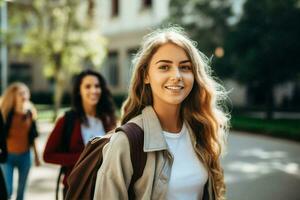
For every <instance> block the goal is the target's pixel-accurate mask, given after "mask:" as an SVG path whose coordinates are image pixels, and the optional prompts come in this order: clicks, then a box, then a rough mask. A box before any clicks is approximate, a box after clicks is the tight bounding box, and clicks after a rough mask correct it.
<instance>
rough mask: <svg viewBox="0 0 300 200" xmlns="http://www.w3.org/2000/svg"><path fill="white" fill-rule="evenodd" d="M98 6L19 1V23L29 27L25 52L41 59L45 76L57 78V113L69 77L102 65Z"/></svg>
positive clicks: (62, 1)
mask: <svg viewBox="0 0 300 200" xmlns="http://www.w3.org/2000/svg"><path fill="white" fill-rule="evenodd" d="M94 7H95V5H94V1H92V0H89V1H87V2H83V1H80V0H59V1H48V0H33V1H31V2H30V4H24V3H23V4H21V3H15V6H14V9H15V10H14V12H15V13H17V15H16V17H15V21H16V24H17V23H19V24H22V26H25V27H26V31H25V41H24V43H23V46H22V52H23V53H24V54H25V55H28V54H30V55H33V56H35V57H36V58H38V59H40V60H41V61H42V63H43V68H44V74H45V76H46V77H47V78H52V79H53V80H54V84H55V87H54V88H55V89H54V104H55V105H54V110H55V113H56V114H57V111H58V109H59V107H60V105H61V99H62V95H63V93H64V89H65V88H64V86H65V85H66V80H68V78H69V77H70V76H71V75H72V74H74V73H77V72H78V71H80V70H82V67H83V65H84V64H87V63H88V64H89V65H91V66H92V67H99V66H100V63H101V61H102V60H103V58H104V55H105V49H104V45H105V40H104V38H102V37H101V35H100V34H99V30H98V29H97V28H96V26H95V24H94V18H93V17H94ZM23 31H24V30H23ZM68 76H69V77H68ZM56 114H55V116H56Z"/></svg>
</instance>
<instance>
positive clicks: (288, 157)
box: [223, 132, 300, 200]
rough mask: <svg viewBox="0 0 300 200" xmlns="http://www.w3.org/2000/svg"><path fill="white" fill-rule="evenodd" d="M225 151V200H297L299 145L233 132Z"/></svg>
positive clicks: (299, 161) (299, 181)
mask: <svg viewBox="0 0 300 200" xmlns="http://www.w3.org/2000/svg"><path fill="white" fill-rule="evenodd" d="M228 147H229V148H228V154H227V156H226V157H225V159H224V160H223V166H224V168H225V181H226V183H227V189H228V194H227V197H228V199H229V200H254V199H255V200H300V143H296V142H291V141H285V140H280V139H274V138H270V137H264V136H258V135H253V134H245V133H243V134H242V133H240V132H233V133H232V134H231V136H230V137H229V144H228Z"/></svg>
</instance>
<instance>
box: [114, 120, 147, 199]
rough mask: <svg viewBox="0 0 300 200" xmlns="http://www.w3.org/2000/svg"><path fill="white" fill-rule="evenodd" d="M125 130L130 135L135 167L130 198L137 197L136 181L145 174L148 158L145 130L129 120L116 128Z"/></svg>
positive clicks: (131, 155) (132, 160) (129, 192)
mask: <svg viewBox="0 0 300 200" xmlns="http://www.w3.org/2000/svg"><path fill="white" fill-rule="evenodd" d="M117 131H123V132H124V133H125V134H126V136H127V137H128V141H129V145H130V157H131V163H132V167H133V175H132V178H131V181H130V185H129V188H128V198H129V199H135V193H134V189H133V186H134V184H135V182H136V181H137V180H138V179H139V178H140V177H141V176H142V175H143V172H144V168H145V165H146V160H147V153H146V152H144V150H143V148H144V131H143V129H141V127H139V126H138V125H137V124H135V123H132V122H129V123H127V124H124V125H122V126H121V127H119V128H117V129H116V132H117Z"/></svg>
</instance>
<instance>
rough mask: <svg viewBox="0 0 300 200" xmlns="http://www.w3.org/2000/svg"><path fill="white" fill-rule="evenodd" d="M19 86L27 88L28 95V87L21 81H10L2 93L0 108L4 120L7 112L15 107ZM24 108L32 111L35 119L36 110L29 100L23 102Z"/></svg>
mask: <svg viewBox="0 0 300 200" xmlns="http://www.w3.org/2000/svg"><path fill="white" fill-rule="evenodd" d="M21 88H25V90H27V92H28V94H29V95H30V92H29V89H28V87H27V86H26V85H25V84H24V83H21V82H14V83H12V84H11V85H9V86H8V87H7V89H6V90H5V91H4V93H3V95H2V97H1V99H0V109H1V114H2V117H3V120H4V122H6V120H7V117H8V114H9V113H10V112H12V111H14V109H15V107H16V95H17V92H18V91H19V90H20V89H21ZM24 108H25V109H26V110H29V111H30V112H31V113H32V117H33V119H36V117H37V111H36V109H35V107H34V106H33V104H32V103H31V102H30V101H28V102H26V103H25V104H24Z"/></svg>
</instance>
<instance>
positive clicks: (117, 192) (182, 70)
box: [94, 27, 228, 200]
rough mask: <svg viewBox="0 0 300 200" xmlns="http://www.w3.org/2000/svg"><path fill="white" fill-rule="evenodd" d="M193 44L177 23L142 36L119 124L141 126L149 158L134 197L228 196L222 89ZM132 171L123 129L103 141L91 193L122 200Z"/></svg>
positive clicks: (213, 199) (218, 198)
mask: <svg viewBox="0 0 300 200" xmlns="http://www.w3.org/2000/svg"><path fill="white" fill-rule="evenodd" d="M194 44H195V43H194V42H193V41H191V40H190V39H189V38H188V36H187V35H186V33H184V32H183V31H182V29H180V28H174V27H171V28H166V29H158V30H156V31H154V32H152V33H150V34H148V35H146V36H145V38H144V41H143V43H142V45H141V48H140V50H139V51H138V53H137V54H136V56H135V58H134V60H133V67H134V71H133V75H132V79H131V83H130V88H129V94H128V98H127V100H126V101H125V103H124V104H123V107H122V116H121V123H122V124H125V123H127V122H133V123H136V124H137V125H139V126H140V127H141V128H142V129H143V130H144V148H143V150H144V152H146V153H147V161H146V165H145V168H144V172H143V175H142V176H141V177H140V179H138V180H137V181H136V182H135V184H134V187H133V188H134V192H135V199H161V200H162V199H189V200H196V199H197V200H198V199H204V200H222V199H224V198H225V195H224V194H225V184H224V177H223V170H222V168H221V166H220V156H221V153H222V152H223V150H224V144H225V138H226V133H227V126H228V115H227V114H226V113H225V112H224V111H223V110H222V108H220V107H219V105H221V104H222V101H223V100H224V99H225V98H226V92H225V90H224V89H223V87H222V86H221V85H219V84H218V83H217V82H216V81H215V80H214V79H213V78H212V76H211V74H210V66H208V65H207V63H206V60H207V59H206V57H205V56H204V55H203V54H202V53H201V52H200V51H198V50H197V48H196V47H195V46H194ZM111 166H114V167H111ZM132 174H133V168H132V163H131V160H130V147H129V142H128V139H127V137H126V136H125V134H124V133H123V132H122V131H120V132H117V133H116V134H115V135H113V136H112V138H111V141H110V142H109V143H108V144H107V146H106V147H104V150H103V163H102V165H101V167H100V169H99V170H98V176H97V181H96V187H95V193H94V199H127V198H128V192H127V190H128V187H129V184H130V181H131V178H132Z"/></svg>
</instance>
